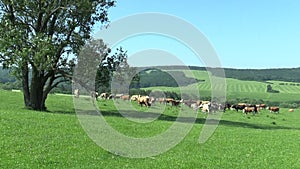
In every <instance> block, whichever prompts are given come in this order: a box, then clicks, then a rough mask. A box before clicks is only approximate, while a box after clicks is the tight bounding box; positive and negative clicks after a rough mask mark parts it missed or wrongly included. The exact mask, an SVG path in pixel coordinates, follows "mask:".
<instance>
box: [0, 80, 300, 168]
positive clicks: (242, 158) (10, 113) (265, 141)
mask: <svg viewBox="0 0 300 169" xmlns="http://www.w3.org/2000/svg"><path fill="white" fill-rule="evenodd" d="M233 83H235V82H233ZM241 90H242V89H241ZM0 99H1V101H0V133H1V140H0V161H1V163H0V168H151V169H152V168H172V169H173V168H188V169H190V168H239V169H240V168H272V169H273V168H299V167H300V154H299V152H298V151H299V141H300V138H299V135H300V123H299V119H300V111H299V110H295V112H288V111H287V109H281V111H280V113H279V114H271V113H269V112H268V111H266V110H264V111H262V112H261V113H259V114H257V115H243V114H242V113H241V112H234V111H227V112H226V113H224V114H223V116H222V119H221V121H220V124H219V126H218V128H217V129H216V131H215V132H214V134H213V135H212V137H211V138H210V139H209V140H208V141H207V142H205V143H203V144H200V143H198V138H199V134H200V131H201V129H202V127H203V123H204V121H205V118H206V116H207V115H206V114H202V113H198V117H197V119H196V122H195V124H194V125H193V127H192V129H191V131H190V132H189V133H188V134H187V136H186V137H185V138H184V139H183V140H182V141H181V142H180V143H179V144H178V145H176V146H175V147H174V148H172V149H171V150H169V151H167V152H166V153H163V154H160V155H157V156H154V157H149V158H141V159H132V158H125V157H122V156H119V155H115V154H113V153H110V152H107V151H105V150H103V149H102V148H100V147H99V146H97V145H96V144H95V143H94V142H93V141H92V140H91V139H90V138H89V137H88V135H87V134H86V133H85V132H84V130H83V129H82V127H81V125H80V123H79V121H78V119H77V116H76V114H75V112H74V106H73V98H72V97H70V96H67V95H65V96H64V95H49V98H48V99H47V103H46V105H47V107H48V109H49V111H48V112H37V111H31V110H26V109H24V108H23V107H24V106H23V100H22V94H21V93H18V92H8V91H3V90H0ZM97 103H98V105H99V108H100V110H101V111H102V112H103V115H104V118H105V119H106V121H107V122H108V123H109V124H110V125H111V126H112V127H114V128H115V129H117V130H118V131H120V132H121V133H123V134H125V135H130V136H133V137H141V138H144V137H149V136H153V135H156V134H158V133H161V132H163V131H165V130H166V129H167V128H169V127H170V126H171V125H172V124H173V122H174V120H175V119H176V116H177V114H178V111H179V109H176V108H171V107H170V106H167V107H166V108H165V111H164V112H163V114H162V115H160V116H159V118H158V119H156V120H154V121H152V122H149V123H136V122H132V121H129V120H127V119H126V118H124V117H122V116H121V115H120V114H119V113H118V111H117V110H116V108H115V106H114V103H113V102H112V101H98V102H97ZM122 103H123V102H122ZM124 104H125V103H124ZM126 104H128V103H126ZM134 107H136V108H137V109H138V110H140V108H139V107H138V106H137V105H134ZM157 107H160V105H157V106H154V107H153V109H155V108H157ZM142 110H143V111H142V112H140V113H145V112H147V111H148V109H147V108H143V109H142ZM149 110H151V109H149ZM191 111H192V110H191ZM112 142H114V140H112Z"/></svg>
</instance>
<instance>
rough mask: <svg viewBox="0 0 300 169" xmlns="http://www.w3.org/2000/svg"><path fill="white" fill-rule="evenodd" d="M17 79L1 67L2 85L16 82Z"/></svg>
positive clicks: (0, 77)
mask: <svg viewBox="0 0 300 169" xmlns="http://www.w3.org/2000/svg"><path fill="white" fill-rule="evenodd" d="M15 81H16V78H14V77H13V76H12V75H11V74H10V72H9V70H8V69H3V68H2V67H1V66H0V83H7V82H15Z"/></svg>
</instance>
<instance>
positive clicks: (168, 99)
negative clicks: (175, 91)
mask: <svg viewBox="0 0 300 169" xmlns="http://www.w3.org/2000/svg"><path fill="white" fill-rule="evenodd" d="M173 101H174V99H173V98H166V99H165V102H166V103H172V102H173Z"/></svg>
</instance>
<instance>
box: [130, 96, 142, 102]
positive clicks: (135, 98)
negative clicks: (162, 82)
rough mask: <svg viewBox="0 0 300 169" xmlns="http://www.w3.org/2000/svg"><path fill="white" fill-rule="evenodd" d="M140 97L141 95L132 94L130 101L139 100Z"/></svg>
mask: <svg viewBox="0 0 300 169" xmlns="http://www.w3.org/2000/svg"><path fill="white" fill-rule="evenodd" d="M139 97H140V95H132V96H131V97H130V101H137V99H138V98H139Z"/></svg>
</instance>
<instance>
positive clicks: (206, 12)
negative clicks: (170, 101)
mask: <svg viewBox="0 0 300 169" xmlns="http://www.w3.org/2000/svg"><path fill="white" fill-rule="evenodd" d="M299 6H300V1H297V0H280V1H277V0H251V1H250V0H241V1H239V0H224V1H223V0H222V1H221V0H219V1H216V0H195V1H174V0H118V1H117V4H116V7H114V8H111V9H110V10H109V17H110V19H111V21H112V22H114V21H116V20H118V19H121V18H124V17H126V16H130V15H133V14H139V13H145V12H158V13H164V14H170V15H173V16H176V17H179V18H181V19H183V20H185V21H186V22H189V23H190V24H192V25H193V26H195V27H196V28H197V29H198V30H199V31H201V32H202V33H203V34H204V35H205V36H206V38H207V39H208V40H209V42H210V43H211V44H212V46H213V47H214V49H215V51H216V52H217V54H218V57H219V60H220V62H221V65H222V66H223V67H231V68H282V67H288V68H290V67H300V65H299V61H300V59H299V58H300V31H299V30H300V10H299ZM137 24H141V23H137ZM132 26H134V25H132ZM108 30H109V27H108ZM104 41H105V39H104ZM145 42H147V43H145ZM166 44H167V45H166ZM170 44H172V45H170ZM118 45H122V46H123V47H124V48H126V49H127V50H128V54H129V58H130V57H131V56H134V57H139V56H140V57H142V56H141V55H138V54H142V53H143V52H142V51H143V50H147V49H160V50H162V51H168V52H169V53H172V54H174V55H176V57H178V58H179V59H180V60H181V61H182V63H184V64H185V65H196V66H205V65H203V62H201V60H200V61H199V59H198V60H197V57H196V56H195V55H194V54H193V52H192V51H190V50H189V49H187V48H186V47H184V46H183V45H182V44H180V43H178V42H177V41H174V39H173V40H172V39H170V38H169V39H168V38H166V37H162V36H157V35H144V36H135V37H131V38H128V39H126V40H124V41H123V42H121V43H120V44H118ZM170 46H172V47H170ZM180 46H181V47H180ZM161 53H162V54H163V53H164V52H161ZM161 57H163V56H161ZM129 60H130V59H129ZM157 64H159V62H158V63H157ZM161 64H162V63H161ZM171 64H172V63H171Z"/></svg>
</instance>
